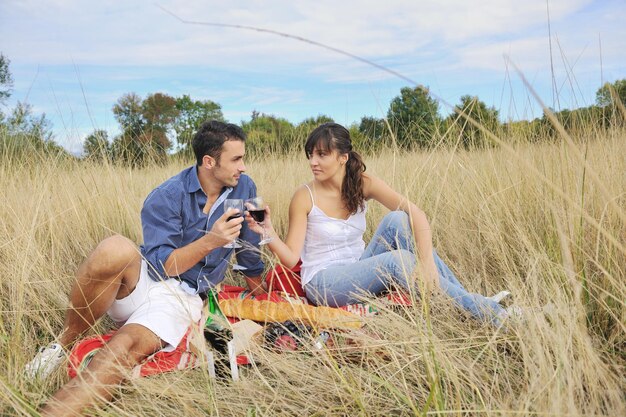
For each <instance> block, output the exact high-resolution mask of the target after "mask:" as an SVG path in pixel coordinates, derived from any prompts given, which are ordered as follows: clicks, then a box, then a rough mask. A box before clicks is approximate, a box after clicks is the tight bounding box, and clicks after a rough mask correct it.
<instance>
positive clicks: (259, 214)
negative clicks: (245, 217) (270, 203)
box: [248, 209, 265, 223]
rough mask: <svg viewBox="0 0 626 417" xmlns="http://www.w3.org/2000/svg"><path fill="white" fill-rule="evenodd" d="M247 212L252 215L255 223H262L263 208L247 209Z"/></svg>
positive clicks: (263, 216) (263, 218)
mask: <svg viewBox="0 0 626 417" xmlns="http://www.w3.org/2000/svg"><path fill="white" fill-rule="evenodd" d="M248 213H250V215H251V216H252V218H253V219H254V220H256V222H257V223H263V221H264V220H265V209H261V210H248Z"/></svg>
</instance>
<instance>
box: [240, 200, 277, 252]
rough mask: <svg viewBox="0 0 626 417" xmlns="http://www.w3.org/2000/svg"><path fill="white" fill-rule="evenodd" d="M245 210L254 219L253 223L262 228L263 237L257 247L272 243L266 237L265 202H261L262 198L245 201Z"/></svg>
mask: <svg viewBox="0 0 626 417" xmlns="http://www.w3.org/2000/svg"><path fill="white" fill-rule="evenodd" d="M246 208H247V209H248V213H250V216H252V218H253V219H254V221H255V222H257V223H258V224H260V225H261V227H262V228H263V236H262V238H261V241H260V242H259V245H265V244H267V243H270V242H271V241H272V238H270V237H269V236H268V235H267V230H265V224H264V222H265V202H264V201H263V197H254V198H249V199H247V200H246Z"/></svg>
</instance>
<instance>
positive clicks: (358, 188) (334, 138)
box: [304, 123, 366, 214]
mask: <svg viewBox="0 0 626 417" xmlns="http://www.w3.org/2000/svg"><path fill="white" fill-rule="evenodd" d="M315 149H320V150H322V151H326V152H332V151H334V150H336V151H337V152H338V153H339V154H340V155H343V154H348V162H346V176H345V177H344V178H343V183H342V184H341V201H342V202H343V204H344V206H345V208H346V209H347V210H348V211H349V212H350V214H354V213H356V212H357V211H358V210H363V209H364V208H365V197H364V196H363V172H365V169H366V167H365V164H364V163H363V158H361V155H359V154H358V153H357V152H356V151H353V150H352V140H351V139H350V132H349V131H348V129H346V128H345V127H343V126H341V125H340V124H337V123H324V124H322V125H319V126H318V127H316V128H315V130H313V132H311V134H310V135H309V137H308V138H307V140H306V143H305V144H304V152H305V153H306V157H307V158H311V155H313V151H315Z"/></svg>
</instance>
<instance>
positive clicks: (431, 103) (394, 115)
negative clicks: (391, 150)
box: [387, 86, 441, 148]
mask: <svg viewBox="0 0 626 417" xmlns="http://www.w3.org/2000/svg"><path fill="white" fill-rule="evenodd" d="M438 111H439V103H437V100H435V99H434V98H432V97H431V96H430V92H429V90H428V88H426V87H422V86H418V87H415V88H410V87H404V88H402V89H401V90H400V95H399V96H397V97H395V98H394V99H393V100H391V104H390V105H389V110H388V111H387V120H389V123H390V124H391V127H392V130H393V132H394V133H395V135H396V138H397V140H398V145H400V146H401V147H405V148H411V147H414V146H419V147H428V146H431V145H432V143H433V140H434V137H435V135H436V134H437V132H438V129H439V125H440V124H441V118H440V117H439V113H438Z"/></svg>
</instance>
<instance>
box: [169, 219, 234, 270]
mask: <svg viewBox="0 0 626 417" xmlns="http://www.w3.org/2000/svg"><path fill="white" fill-rule="evenodd" d="M235 212H236V209H229V210H227V211H226V212H225V213H224V214H222V216H221V217H220V218H219V219H217V220H216V221H215V223H214V224H213V227H212V228H211V230H210V231H209V232H208V233H206V234H205V235H204V236H202V237H201V238H200V239H198V240H196V241H195V242H192V243H190V244H188V245H186V246H183V247H182V248H178V249H174V250H173V251H172V253H170V255H169V256H168V257H167V260H166V261H165V264H164V265H163V269H164V271H165V274H166V275H167V276H169V277H172V276H178V275H180V274H183V273H185V272H187V271H188V270H189V269H191V268H192V267H193V266H194V265H195V264H197V263H198V262H200V261H201V260H202V258H204V257H205V256H207V255H208V254H209V253H210V252H211V251H213V250H214V249H216V248H219V247H222V246H224V245H225V244H227V243H228V242H232V241H233V240H235V239H236V238H237V236H239V232H240V231H241V227H242V225H241V223H243V217H238V218H234V219H232V220H230V221H226V219H228V217H229V216H232V215H233V214H235Z"/></svg>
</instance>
